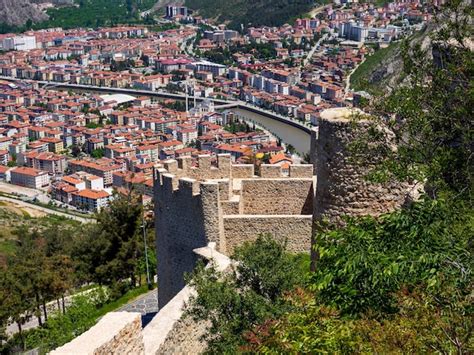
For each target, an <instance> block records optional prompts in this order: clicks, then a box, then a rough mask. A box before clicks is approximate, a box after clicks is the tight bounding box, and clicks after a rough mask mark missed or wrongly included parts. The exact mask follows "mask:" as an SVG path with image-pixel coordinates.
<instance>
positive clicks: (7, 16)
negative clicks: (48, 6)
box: [0, 0, 48, 26]
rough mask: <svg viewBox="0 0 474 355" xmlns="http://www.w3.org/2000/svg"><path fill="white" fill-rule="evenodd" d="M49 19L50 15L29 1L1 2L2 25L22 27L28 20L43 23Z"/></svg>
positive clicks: (11, 0)
mask: <svg viewBox="0 0 474 355" xmlns="http://www.w3.org/2000/svg"><path fill="white" fill-rule="evenodd" d="M47 19H48V15H46V14H45V13H44V12H43V11H41V10H40V9H39V8H38V7H37V5H36V4H33V3H32V2H30V1H29V0H0V22H2V23H6V24H8V25H13V26H21V25H24V24H25V23H26V22H27V21H28V20H31V21H33V22H41V21H45V20H47Z"/></svg>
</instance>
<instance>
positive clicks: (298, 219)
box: [224, 215, 313, 255]
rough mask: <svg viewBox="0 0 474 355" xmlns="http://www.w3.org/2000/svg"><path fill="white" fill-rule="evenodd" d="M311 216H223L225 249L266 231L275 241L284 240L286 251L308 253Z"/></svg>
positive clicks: (230, 248)
mask: <svg viewBox="0 0 474 355" xmlns="http://www.w3.org/2000/svg"><path fill="white" fill-rule="evenodd" d="M312 222H313V217H312V216H311V215H293V216H291V215H273V216H268V215H229V216H224V232H225V238H226V246H227V252H228V253H229V255H232V253H233V252H234V250H235V248H236V247H238V246H239V245H242V244H243V243H244V242H249V241H254V240H255V239H257V237H258V236H259V235H260V234H270V235H272V236H273V237H274V238H275V239H276V240H280V241H286V242H287V250H288V251H290V252H293V253H308V252H309V250H310V246H311V228H312V224H313V223H312Z"/></svg>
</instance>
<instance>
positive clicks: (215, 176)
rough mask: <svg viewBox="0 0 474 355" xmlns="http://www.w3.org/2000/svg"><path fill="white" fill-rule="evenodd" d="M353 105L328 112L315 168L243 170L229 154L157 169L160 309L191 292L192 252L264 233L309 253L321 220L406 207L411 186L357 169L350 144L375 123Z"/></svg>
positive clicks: (231, 246) (318, 134)
mask: <svg viewBox="0 0 474 355" xmlns="http://www.w3.org/2000/svg"><path fill="white" fill-rule="evenodd" d="M353 113H354V112H353V111H351V110H349V109H346V108H335V109H330V110H326V111H324V112H323V113H322V114H321V119H320V122H319V127H318V128H316V129H314V130H313V131H312V142H311V152H310V156H311V159H312V163H313V164H312V165H310V164H307V165H291V166H290V172H289V174H288V176H285V175H284V174H283V171H282V169H281V167H279V166H276V165H266V164H263V165H261V167H260V169H259V170H260V173H259V175H258V176H257V175H255V171H254V167H253V165H235V164H232V163H231V158H230V156H229V155H226V154H221V155H218V156H217V162H216V164H213V163H212V158H211V156H209V155H202V156H199V158H198V159H197V162H196V163H195V164H193V163H192V160H191V158H190V157H185V158H180V159H178V160H169V161H167V162H165V163H164V167H163V168H162V169H158V170H157V171H156V172H155V212H156V235H157V242H156V243H157V257H158V287H159V290H160V292H159V306H160V307H162V306H163V305H165V304H166V303H167V302H168V301H169V300H170V299H171V298H172V297H173V296H174V295H176V294H177V293H178V292H179V291H180V290H181V289H182V288H183V287H184V279H183V275H184V274H185V273H187V272H191V271H192V270H193V268H194V265H195V262H196V256H195V255H194V254H193V252H192V250H193V249H195V248H200V247H204V246H206V245H208V243H210V242H214V243H216V250H217V251H218V252H220V253H223V254H225V255H232V253H233V251H234V250H235V248H236V247H237V246H239V245H241V244H242V243H244V242H246V241H252V240H254V239H255V238H256V237H257V236H258V235H259V234H263V233H270V234H272V235H273V236H274V237H275V238H277V239H280V240H286V241H287V248H288V250H290V251H292V252H309V250H310V245H311V236H312V234H313V233H314V232H315V230H314V224H315V223H314V222H316V221H319V220H321V219H328V220H330V221H331V222H335V223H341V222H342V217H343V216H345V215H349V216H360V215H380V214H382V213H385V212H389V211H391V210H393V209H395V208H397V207H399V206H401V205H402V204H403V203H404V202H405V200H406V197H407V191H408V186H407V185H404V184H400V183H395V182H393V183H388V184H373V183H370V182H368V181H367V180H366V179H365V175H366V173H367V171H368V167H360V166H357V165H355V164H353V163H352V162H351V160H350V157H349V155H350V154H349V151H348V146H349V144H350V143H351V142H352V141H353V140H354V139H355V138H356V135H357V134H358V132H359V130H358V129H356V127H355V125H358V127H357V128H360V129H365V128H366V127H367V126H368V125H367V121H364V120H359V121H356V122H354V121H353V120H351V119H350V116H351V115H352V114H353Z"/></svg>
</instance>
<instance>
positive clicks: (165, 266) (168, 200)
mask: <svg viewBox="0 0 474 355" xmlns="http://www.w3.org/2000/svg"><path fill="white" fill-rule="evenodd" d="M154 189H155V216H156V219H155V229H156V250H157V263H158V266H157V268H158V270H159V273H158V289H159V290H160V291H159V294H158V306H159V307H160V308H162V307H163V306H164V305H165V304H166V303H167V302H168V301H169V300H170V299H171V298H173V297H174V296H175V295H176V294H177V293H178V292H179V291H180V290H181V289H182V288H183V287H184V285H185V283H184V274H185V273H189V272H191V271H193V269H194V266H195V263H196V255H195V254H194V253H193V249H196V248H199V247H204V246H207V244H208V243H209V242H216V243H218V245H220V244H219V243H220V241H221V240H223V238H221V237H220V235H221V233H222V217H221V212H220V205H219V185H218V183H215V182H210V183H206V182H204V183H201V184H199V183H198V182H197V181H196V180H193V179H186V178H182V179H179V180H178V179H177V178H176V177H175V176H174V175H172V174H168V173H167V172H166V170H164V169H160V171H158V174H157V176H156V177H155V188H154ZM222 247H223V248H225V246H222Z"/></svg>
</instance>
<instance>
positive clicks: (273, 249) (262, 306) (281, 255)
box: [187, 236, 309, 353]
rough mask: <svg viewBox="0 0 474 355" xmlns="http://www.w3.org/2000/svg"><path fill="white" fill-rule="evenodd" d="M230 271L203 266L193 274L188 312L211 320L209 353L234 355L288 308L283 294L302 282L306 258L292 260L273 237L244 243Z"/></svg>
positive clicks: (199, 317) (198, 317)
mask: <svg viewBox="0 0 474 355" xmlns="http://www.w3.org/2000/svg"><path fill="white" fill-rule="evenodd" d="M233 259H234V260H235V261H236V264H235V265H234V266H233V268H232V270H231V271H230V272H218V271H217V270H216V269H215V267H214V266H212V265H210V266H208V267H205V266H204V265H203V264H202V263H201V264H199V265H198V266H197V268H196V270H195V272H194V273H193V274H192V275H191V276H190V279H189V281H190V285H191V286H193V287H194V288H195V289H196V291H197V296H195V297H193V298H192V299H191V301H190V305H189V308H188V311H187V314H188V315H189V316H192V317H193V318H194V319H195V320H207V321H209V322H210V328H209V331H208V332H207V335H206V340H207V341H208V342H209V348H208V351H209V352H211V353H228V352H232V351H236V350H237V349H238V348H239V346H242V345H244V344H245V341H244V338H243V334H244V333H245V332H246V331H249V330H251V329H252V328H253V327H254V326H256V325H257V324H259V323H261V322H262V321H264V320H265V319H268V318H274V317H278V316H281V315H283V314H284V313H285V312H286V311H287V310H288V307H286V301H285V299H284V295H285V293H286V292H289V291H290V290H292V289H293V288H294V287H296V286H297V285H301V284H302V283H303V282H304V277H305V270H306V269H307V267H308V265H309V260H308V258H305V257H304V256H292V255H290V254H288V253H286V252H285V245H284V244H282V243H279V242H277V241H275V240H273V239H272V238H271V237H270V236H259V237H258V238H257V240H256V241H255V243H245V244H243V245H242V246H240V247H238V248H237V249H236V251H235V253H234V255H233Z"/></svg>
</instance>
